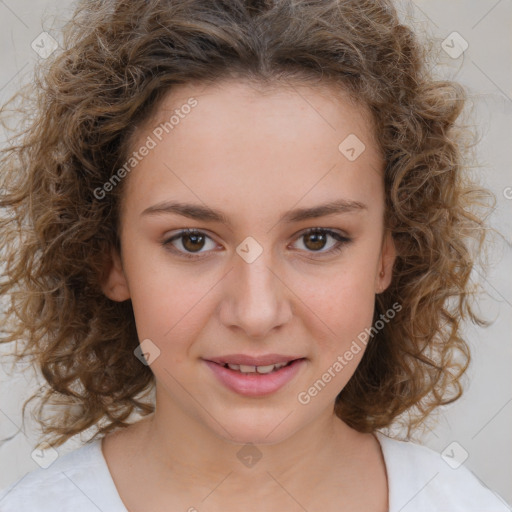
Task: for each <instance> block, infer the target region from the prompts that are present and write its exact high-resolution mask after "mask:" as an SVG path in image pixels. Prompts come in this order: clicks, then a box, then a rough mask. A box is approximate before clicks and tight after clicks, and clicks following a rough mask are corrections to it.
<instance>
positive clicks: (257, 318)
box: [219, 251, 292, 338]
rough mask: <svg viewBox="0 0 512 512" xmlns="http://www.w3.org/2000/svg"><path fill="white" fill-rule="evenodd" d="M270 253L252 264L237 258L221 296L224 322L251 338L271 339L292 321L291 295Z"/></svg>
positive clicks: (220, 314)
mask: <svg viewBox="0 0 512 512" xmlns="http://www.w3.org/2000/svg"><path fill="white" fill-rule="evenodd" d="M267 252H268V251H263V252H262V254H261V255H260V256H259V257H258V258H257V259H256V260H255V261H253V262H252V263H248V262H246V261H245V260H244V259H243V258H241V257H240V256H238V254H235V256H234V268H233V269H232V271H231V272H229V274H228V276H226V279H225V283H224V289H223V293H222V302H221V305H220V309H219V317H220V320H221V322H222V323H223V325H225V326H226V327H228V328H229V329H231V330H234V329H239V330H241V331H243V333H244V334H245V335H246V336H247V337H250V338H264V337H268V336H269V333H270V332H271V331H272V330H273V329H278V328H279V327H281V326H283V325H285V324H286V323H287V322H289V321H290V319H291V318H292V307H291V304H290V297H291V295H292V293H291V291H290V289H289V288H288V287H287V286H286V283H285V280H284V279H283V277H282V276H280V275H279V271H278V269H277V268H276V265H273V263H272V261H271V258H270V255H267Z"/></svg>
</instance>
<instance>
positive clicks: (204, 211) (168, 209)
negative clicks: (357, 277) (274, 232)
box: [141, 199, 368, 226]
mask: <svg viewBox="0 0 512 512" xmlns="http://www.w3.org/2000/svg"><path fill="white" fill-rule="evenodd" d="M367 209H368V207H367V206H366V205H365V204H363V203H361V202H359V201H349V200H347V199H338V200H337V201H330V202H328V203H324V204H320V205H318V206H313V207H311V208H296V209H294V210H290V211H288V212H285V213H284V214H283V215H281V217H280V218H279V222H285V223H292V222H300V221H304V220H308V219H316V218H318V217H324V216H326V215H336V214H340V213H349V212H357V211H363V210H367ZM161 214H177V215H181V216H183V217H188V218H190V219H194V220H198V221H203V222H219V223H222V224H225V225H227V226H230V225H231V223H230V222H229V219H228V218H227V217H226V215H225V214H224V213H223V212H221V211H218V210H212V209H211V208H209V207H207V206H202V205H198V204H192V203H180V202H177V201H164V202H161V203H158V204H155V205H153V206H150V207H148V208H146V209H145V210H144V211H143V212H142V213H141V216H143V215H161Z"/></svg>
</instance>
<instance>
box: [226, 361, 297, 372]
mask: <svg viewBox="0 0 512 512" xmlns="http://www.w3.org/2000/svg"><path fill="white" fill-rule="evenodd" d="M287 364H288V363H277V364H269V365H267V366H249V365H245V364H228V365H227V366H228V367H229V368H231V370H235V371H239V372H241V373H270V372H272V371H274V370H279V368H282V367H283V366H286V365H287Z"/></svg>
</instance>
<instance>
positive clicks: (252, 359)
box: [206, 354, 303, 366]
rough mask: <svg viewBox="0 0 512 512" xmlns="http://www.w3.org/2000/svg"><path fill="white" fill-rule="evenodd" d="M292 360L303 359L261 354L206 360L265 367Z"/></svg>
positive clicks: (221, 363)
mask: <svg viewBox="0 0 512 512" xmlns="http://www.w3.org/2000/svg"><path fill="white" fill-rule="evenodd" d="M294 359H303V358H302V356H298V355H297V356H286V355H283V354H262V355H260V356H251V355H248V354H229V355H226V356H219V357H212V358H209V359H206V361H211V362H213V363H217V364H220V365H223V364H243V365H247V366H267V365H269V364H279V363H288V362H290V361H293V360H294Z"/></svg>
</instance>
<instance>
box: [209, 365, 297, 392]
mask: <svg viewBox="0 0 512 512" xmlns="http://www.w3.org/2000/svg"><path fill="white" fill-rule="evenodd" d="M228 359H230V360H229V361H226V360H223V358H216V359H210V360H204V362H205V363H206V365H207V366H208V367H209V368H210V369H211V370H212V372H213V374H214V376H215V377H216V378H217V379H218V381H219V382H220V383H222V384H223V385H224V386H225V387H227V388H228V389H230V390H231V391H234V392H236V393H238V394H240V395H245V396H251V397H256V396H263V395H268V394H271V393H274V392H276V391H278V390H279V389H281V388H282V387H284V386H285V385H286V384H287V383H289V382H290V381H291V380H293V378H294V377H295V376H296V375H297V374H298V373H299V372H300V371H301V369H302V368H303V367H304V365H305V363H306V358H304V357H298V358H293V357H292V358H290V357H288V358H286V357H283V356H281V357H280V359H281V360H280V361H279V360H278V361H277V362H274V363H269V361H268V356H267V357H266V361H265V364H247V363H248V362H251V363H252V362H253V361H254V359H255V358H249V357H248V356H244V357H243V358H242V359H243V361H240V357H238V359H237V356H232V357H230V358H228ZM235 359H237V360H238V361H239V362H234V361H235ZM248 359H252V360H251V361H248ZM278 359H279V358H278ZM283 359H284V360H283ZM260 360H261V359H260Z"/></svg>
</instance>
